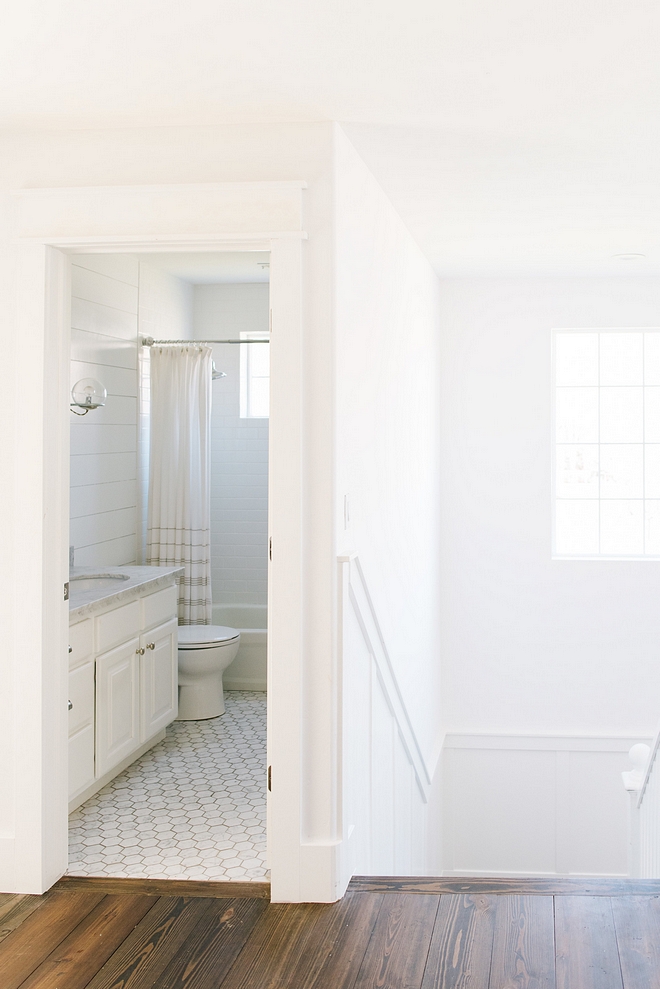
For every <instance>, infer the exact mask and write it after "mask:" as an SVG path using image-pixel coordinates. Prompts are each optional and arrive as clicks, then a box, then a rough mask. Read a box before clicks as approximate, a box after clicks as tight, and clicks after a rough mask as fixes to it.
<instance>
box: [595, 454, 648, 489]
mask: <svg viewBox="0 0 660 989" xmlns="http://www.w3.org/2000/svg"><path fill="white" fill-rule="evenodd" d="M600 496H601V498H643V497H644V447H643V446H642V444H641V443H639V444H635V445H633V444H631V445H630V446H628V445H625V446H617V445H615V444H613V445H612V446H602V447H601V448H600Z"/></svg>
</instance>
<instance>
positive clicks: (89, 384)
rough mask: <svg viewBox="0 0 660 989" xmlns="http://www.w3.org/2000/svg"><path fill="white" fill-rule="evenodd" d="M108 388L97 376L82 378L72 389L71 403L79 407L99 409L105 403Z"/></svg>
mask: <svg viewBox="0 0 660 989" xmlns="http://www.w3.org/2000/svg"><path fill="white" fill-rule="evenodd" d="M107 397H108V393H107V391H106V389H105V388H104V387H103V385H102V384H101V382H100V381H97V380H96V378H81V379H80V381H76V383H75V385H74V386H73V388H72V389H71V398H72V399H73V401H72V402H71V405H74V406H76V407H77V408H79V409H98V408H99V407H100V406H102V405H105V400H106V398H107Z"/></svg>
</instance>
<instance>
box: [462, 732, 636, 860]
mask: <svg viewBox="0 0 660 989" xmlns="http://www.w3.org/2000/svg"><path fill="white" fill-rule="evenodd" d="M638 741H645V739H639V738H629V737H626V738H605V737H580V736H571V737H569V736H559V735H557V736H532V735H530V736H517V735H469V734H450V735H448V736H447V737H446V740H445V746H444V750H443V808H444V810H443V817H444V823H443V829H442V830H443V839H444V849H443V864H444V872H445V875H462V876H464V875H528V876H535V875H540V876H543V875H583V876H584V875H587V876H588V875H592V876H625V875H627V874H628V846H629V840H630V829H629V798H628V794H627V793H626V792H625V790H624V789H623V787H622V786H621V772H622V771H623V770H626V769H629V768H630V764H629V761H628V750H629V749H630V747H631V745H633V744H634V743H635V742H638Z"/></svg>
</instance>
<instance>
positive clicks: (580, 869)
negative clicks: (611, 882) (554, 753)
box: [566, 752, 630, 876]
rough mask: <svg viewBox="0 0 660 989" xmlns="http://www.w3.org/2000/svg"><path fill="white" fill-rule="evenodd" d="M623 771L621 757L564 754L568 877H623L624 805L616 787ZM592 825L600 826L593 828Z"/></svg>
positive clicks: (625, 865) (617, 754)
mask: <svg viewBox="0 0 660 989" xmlns="http://www.w3.org/2000/svg"><path fill="white" fill-rule="evenodd" d="M629 769H630V760H629V759H628V754H627V753H626V752H571V753H570V756H569V759H568V772H569V779H568V781H567V784H568V785H567V805H568V813H569V820H568V827H569V829H570V841H569V842H568V843H567V856H568V861H567V862H566V869H567V871H568V872H569V873H587V874H589V875H594V876H599V875H605V874H611V873H613V874H614V875H622V876H625V875H626V874H627V872H628V842H627V840H626V839H627V835H628V820H629V814H630V803H629V797H628V794H627V792H626V791H625V790H624V789H623V786H622V785H621V773H623V772H625V771H627V770H629ZM593 822H600V825H599V826H597V827H596V828H594V827H593ZM606 822H607V823H606ZM605 824H606V826H604V825H605Z"/></svg>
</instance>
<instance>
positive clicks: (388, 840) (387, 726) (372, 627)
mask: <svg viewBox="0 0 660 989" xmlns="http://www.w3.org/2000/svg"><path fill="white" fill-rule="evenodd" d="M339 567H340V600H341V607H340V634H341V664H342V671H341V683H342V691H341V720H342V774H341V777H342V781H343V796H342V828H343V838H344V846H345V847H344V853H343V857H342V873H343V876H344V879H346V878H350V876H351V875H400V876H414V875H428V874H429V873H430V872H432V871H433V864H434V863H435V862H436V861H437V856H436V854H435V847H434V843H435V842H436V841H437V840H439V835H438V836H436V835H434V834H431V833H429V803H428V797H429V792H430V790H431V786H430V781H429V777H430V776H433V773H432V772H431V773H429V771H428V769H427V767H426V766H425V764H424V762H423V759H422V757H421V755H420V752H419V747H418V744H417V739H416V736H415V733H414V728H413V726H412V724H411V722H410V719H409V717H408V714H407V711H406V709H405V706H404V705H403V701H402V699H401V695H400V693H399V690H398V686H397V683H396V679H395V677H394V674H393V671H392V667H391V665H390V663H389V658H388V655H387V651H386V648H385V645H384V643H383V641H382V637H381V635H380V628H379V626H378V621H377V618H376V616H375V614H374V611H373V606H372V605H371V601H370V598H369V595H368V591H367V589H366V586H365V585H364V578H363V575H362V571H361V568H360V566H359V562H358V560H357V558H356V557H350V558H347V557H340V563H339ZM437 775H438V779H439V773H438V774H437Z"/></svg>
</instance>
